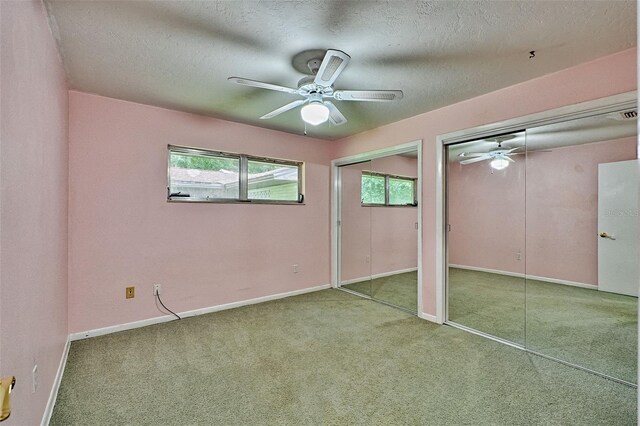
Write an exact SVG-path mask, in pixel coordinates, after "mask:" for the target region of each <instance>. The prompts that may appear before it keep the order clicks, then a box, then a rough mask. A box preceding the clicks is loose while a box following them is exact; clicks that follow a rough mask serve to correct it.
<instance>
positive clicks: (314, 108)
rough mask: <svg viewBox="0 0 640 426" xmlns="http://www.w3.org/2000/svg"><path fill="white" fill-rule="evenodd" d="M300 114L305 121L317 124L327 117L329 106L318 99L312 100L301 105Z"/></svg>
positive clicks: (313, 124)
mask: <svg viewBox="0 0 640 426" xmlns="http://www.w3.org/2000/svg"><path fill="white" fill-rule="evenodd" d="M300 116H301V117H302V119H303V120H304V121H305V123H309V124H311V125H312V126H317V125H318V124H322V123H324V122H325V121H327V120H328V119H329V108H327V106H326V105H324V104H323V103H322V102H320V101H312V102H309V103H308V104H307V105H305V106H303V107H302V109H301V110H300Z"/></svg>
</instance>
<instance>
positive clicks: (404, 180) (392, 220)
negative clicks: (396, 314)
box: [365, 152, 418, 313]
mask: <svg viewBox="0 0 640 426" xmlns="http://www.w3.org/2000/svg"><path fill="white" fill-rule="evenodd" d="M371 169H372V170H373V173H372V174H371V175H370V176H366V177H365V178H366V179H370V180H375V181H376V182H377V185H376V186H375V188H374V191H375V193H376V194H377V196H376V199H375V204H374V205H372V206H371V253H372V263H371V275H372V281H371V295H372V297H373V298H374V299H376V300H379V301H381V302H384V303H387V304H390V305H393V306H396V307H400V308H403V309H406V310H408V311H410V312H412V313H416V312H417V311H418V291H417V289H418V209H417V176H418V164H417V155H416V153H415V152H413V153H407V154H402V155H392V156H388V157H383V158H376V159H374V160H372V161H371ZM371 201H373V200H371Z"/></svg>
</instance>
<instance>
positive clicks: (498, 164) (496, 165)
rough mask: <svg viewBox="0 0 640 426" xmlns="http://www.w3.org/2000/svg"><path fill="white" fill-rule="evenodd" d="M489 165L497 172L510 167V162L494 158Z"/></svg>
mask: <svg viewBox="0 0 640 426" xmlns="http://www.w3.org/2000/svg"><path fill="white" fill-rule="evenodd" d="M489 165H490V166H491V168H493V169H495V170H503V169H506V168H507V167H509V161H508V160H507V159H505V158H494V159H493V160H491V162H490V163H489Z"/></svg>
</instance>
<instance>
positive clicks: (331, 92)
mask: <svg viewBox="0 0 640 426" xmlns="http://www.w3.org/2000/svg"><path fill="white" fill-rule="evenodd" d="M349 59H351V57H350V56H349V55H347V54H346V53H344V52H342V51H340V50H333V49H330V50H327V52H326V54H325V55H324V59H322V60H320V59H311V60H309V61H308V62H307V66H308V67H309V71H310V72H311V75H310V76H307V77H303V78H302V79H301V80H300V81H299V82H298V87H297V88H295V89H294V88H291V87H284V86H279V85H276V84H271V83H264V82H262V81H255V80H249V79H246V78H241V77H229V80H230V81H233V82H234V83H238V84H243V85H245V86H253V87H259V88H261V89H268V90H275V91H278V92H284V93H289V94H291V95H298V96H301V97H302V98H303V99H298V100H295V101H293V102H290V103H288V104H286V105H284V106H282V107H280V108H278V109H276V110H274V111H271V112H270V113H267V114H265V115H263V116H262V117H260V119H261V120H266V119H268V118H273V117H275V116H277V115H280V114H282V113H283V112H286V111H289V110H290V109H293V108H297V107H299V106H302V109H301V110H300V115H301V116H302V119H303V120H304V121H305V122H306V123H309V124H311V125H314V126H317V125H318V124H321V123H324V122H325V121H327V120H329V121H330V122H331V123H332V124H334V125H336V126H339V125H341V124H344V123H346V122H347V119H346V118H345V116H344V115H342V113H341V112H340V110H338V108H337V107H336V106H335V105H334V104H333V102H331V101H329V100H327V99H336V100H338V101H367V102H387V101H394V100H396V99H402V97H403V93H402V91H401V90H335V89H334V88H333V83H334V82H335V81H336V79H337V78H338V76H339V75H340V73H341V72H342V71H343V70H344V69H345V67H346V66H347V64H348V63H349Z"/></svg>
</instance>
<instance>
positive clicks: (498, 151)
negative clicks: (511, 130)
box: [458, 135, 524, 170]
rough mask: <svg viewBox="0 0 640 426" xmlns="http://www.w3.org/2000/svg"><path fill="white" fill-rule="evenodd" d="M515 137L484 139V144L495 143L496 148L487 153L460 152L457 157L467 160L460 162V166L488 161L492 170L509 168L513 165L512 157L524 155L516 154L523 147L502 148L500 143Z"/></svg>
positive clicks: (504, 136)
mask: <svg viewBox="0 0 640 426" xmlns="http://www.w3.org/2000/svg"><path fill="white" fill-rule="evenodd" d="M515 137H516V135H501V136H495V137H492V138H488V139H485V141H486V142H496V143H497V144H498V146H497V148H494V149H492V150H491V151H488V152H461V153H460V154H459V155H458V156H459V157H461V158H467V160H462V161H460V164H462V165H465V164H472V163H477V162H480V161H485V160H488V161H489V165H490V166H491V168H492V169H495V170H502V169H506V168H507V167H508V166H509V163H515V161H514V160H513V159H512V158H511V156H513V155H517V154H524V152H518V150H520V149H522V148H523V147H521V146H518V147H516V148H503V147H502V143H503V142H506V141H508V140H511V139H513V138H515Z"/></svg>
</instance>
